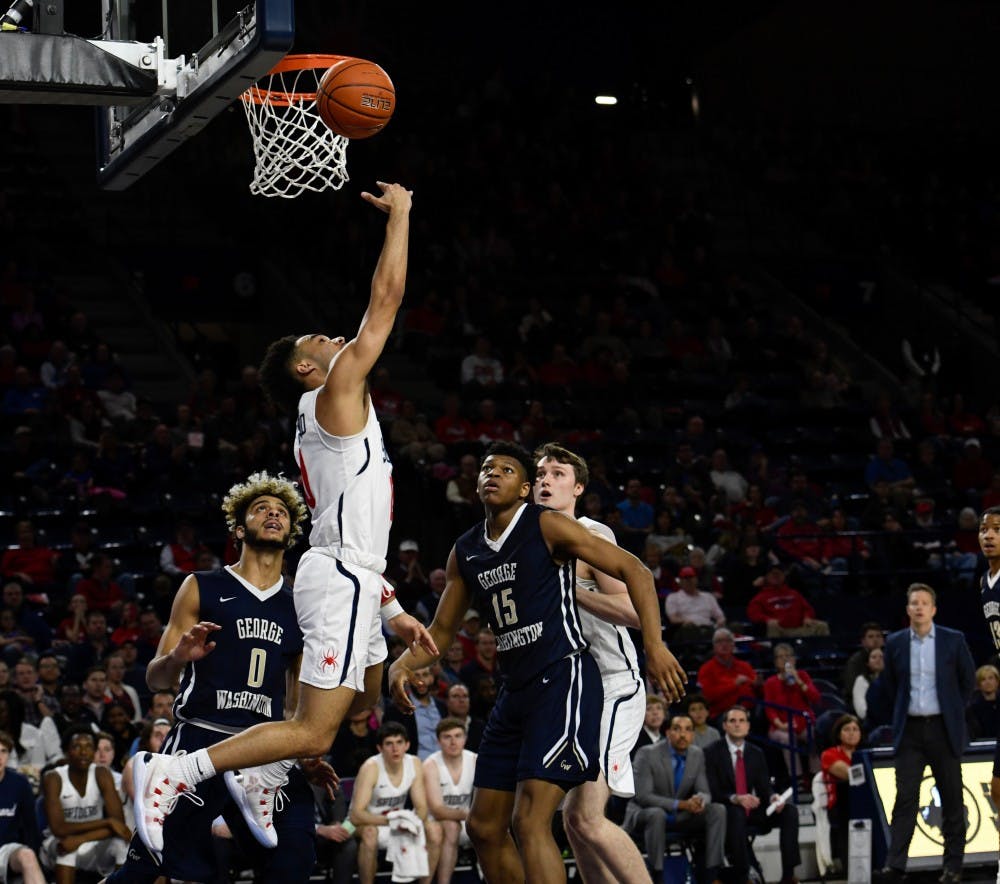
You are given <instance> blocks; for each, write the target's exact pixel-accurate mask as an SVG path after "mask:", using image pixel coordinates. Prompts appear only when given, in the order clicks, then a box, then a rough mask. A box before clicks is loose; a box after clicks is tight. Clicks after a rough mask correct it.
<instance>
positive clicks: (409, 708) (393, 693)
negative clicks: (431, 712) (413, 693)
mask: <svg viewBox="0 0 1000 884" xmlns="http://www.w3.org/2000/svg"><path fill="white" fill-rule="evenodd" d="M393 666H395V664H393ZM390 675H391V677H390V679H389V696H390V697H392V701H393V702H394V703H395V704H396V705H397V706H398V707H399V708H400V709H401V710H402V711H403V712H406V713H407V714H409V713H412V712H413V709H414V706H413V701H412V700H411V699H410V695H409V694H408V693H407V692H406V685H407V684H408V683H409V682H412V681H413V680H414V679H413V670H412V669H406V668H405V667H403V668H401V669H398V670H397V671H396V672H390Z"/></svg>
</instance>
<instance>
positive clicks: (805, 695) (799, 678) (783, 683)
mask: <svg viewBox="0 0 1000 884" xmlns="http://www.w3.org/2000/svg"><path fill="white" fill-rule="evenodd" d="M797 663H798V661H797V660H796V658H795V650H794V649H793V648H792V646H791V645H789V644H786V643H785V642H779V643H778V644H776V645H775V646H774V668H775V670H776V672H775V674H774V675H772V676H771V677H770V678H768V679H766V680H765V681H764V702H765V703H773V704H775V706H784V707H787V708H788V709H795V710H797V711H798V712H800V713H802V714H801V715H796V714H795V713H791V712H786V711H785V710H784V709H777V708H775V706H767V707H765V710H764V714H765V715H766V717H767V724H768V731H767V735H768V737H769V738H770V739H772V740H774V742H776V743H783V744H784V745H786V746H788V745H790V744H791V737H792V734H793V733H794V734H795V740H796V744H797V745H798V746H802V745H803V743H804V739H803V738H804V737H805V736H806V728H807V727H808V725H809V723H810V722H812V721H815V718H816V714H815V707H816V704H817V703H818V702H819V699H820V694H819V690H818V688H817V687H816V685H814V684H813V680H812V678H810V677H809V673H808V672H806V671H805V670H804V669H799V668H798V666H797ZM790 755H791V753H790V752H786V753H785V763H786V764H789V770H791V765H790V763H789V762H790ZM796 761H797V762H798V761H799V759H796Z"/></svg>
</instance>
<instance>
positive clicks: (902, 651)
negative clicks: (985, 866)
mask: <svg viewBox="0 0 1000 884" xmlns="http://www.w3.org/2000/svg"><path fill="white" fill-rule="evenodd" d="M936 600H937V597H936V595H935V593H934V590H933V589H931V588H930V587H929V586H927V585H926V584H924V583H914V584H912V585H911V586H910V588H909V589H908V590H907V591H906V613H907V615H908V616H909V618H910V626H909V628H908V629H901V630H900V631H899V632H894V633H893V634H892V635H890V636H889V638H888V640H887V641H886V643H885V669H884V670H883V671H882V674H881V675H880V676H879V677H878V679H877V680H876V681H875V682H873V684H872V686H871V687H870V688H869V689H868V704H869V705H868V708H869V709H870V710H878V709H889V708H891V709H892V728H893V738H894V739H893V744H894V746H895V749H896V801H895V803H894V804H893V808H892V823H891V824H890V826H889V831H890V834H891V837H890V841H889V852H888V854H887V855H886V867H885V868H884V869H882V870H881V871H880V872H878V873H876V875H875V880H876V881H882V882H897V881H903V880H905V877H906V875H905V873H906V859H907V854H908V853H909V849H910V839H911V838H912V837H913V827H914V825H915V824H916V820H917V811H918V810H919V798H920V783H921V780H922V778H923V774H924V767H925V765H930V768H931V773H933V775H934V782H935V785H936V786H937V790H938V794H939V795H940V796H941V815H942V823H941V834H942V836H943V839H944V869H943V871H942V873H941V877H940V878H939V879H938V880H939V881H941V882H942V884H958V882H959V881H961V880H962V878H961V871H962V858H963V856H964V855H965V808H964V804H963V800H962V762H961V758H962V751H963V750H964V749H965V745H966V743H967V742H968V740H969V735H968V732H967V730H966V725H965V706H966V704H967V703H968V702H969V698H970V697H971V696H972V689H973V688H974V687H975V684H976V676H975V664H974V663H973V662H972V654H971V653H970V651H969V646H968V644H966V641H965V636H964V635H962V633H961V632H958V631H957V630H955V629H947V628H946V627H944V626H938V625H937V624H936V623H935V622H934V615H935V614H936V613H937V607H936V605H935V602H936Z"/></svg>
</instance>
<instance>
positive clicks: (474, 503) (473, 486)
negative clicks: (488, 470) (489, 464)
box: [444, 454, 483, 530]
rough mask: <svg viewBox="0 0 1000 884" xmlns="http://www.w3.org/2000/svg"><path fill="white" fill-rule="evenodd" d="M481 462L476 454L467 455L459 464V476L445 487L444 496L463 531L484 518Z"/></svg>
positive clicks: (452, 478) (450, 480) (449, 481)
mask: <svg viewBox="0 0 1000 884" xmlns="http://www.w3.org/2000/svg"><path fill="white" fill-rule="evenodd" d="M478 481H479V461H478V460H477V459H476V456H475V455H474V454H465V455H463V456H462V459H461V460H460V461H459V462H458V474H457V475H455V476H452V477H451V478H450V479H449V480H448V484H447V485H446V486H445V489H444V494H445V497H446V498H447V500H448V503H450V504H451V507H452V510H453V512H454V514H455V524H456V526H458V527H459V528H461V529H463V530H464V529H465V528H467V527H469V525H472V524H474V523H475V522H477V521H478V520H480V519H481V518H482V517H483V504H482V501H480V499H479V493H478V490H477V483H478Z"/></svg>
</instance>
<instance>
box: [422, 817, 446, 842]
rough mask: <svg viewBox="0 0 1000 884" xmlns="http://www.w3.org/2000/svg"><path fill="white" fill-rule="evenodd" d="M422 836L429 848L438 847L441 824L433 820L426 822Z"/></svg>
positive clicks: (440, 836) (440, 837)
mask: <svg viewBox="0 0 1000 884" xmlns="http://www.w3.org/2000/svg"><path fill="white" fill-rule="evenodd" d="M424 836H425V837H426V838H427V845H428V846H429V847H438V846H440V844H441V839H442V835H441V824H440V823H439V822H436V821H435V820H428V821H427V825H426V826H425V827H424Z"/></svg>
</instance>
